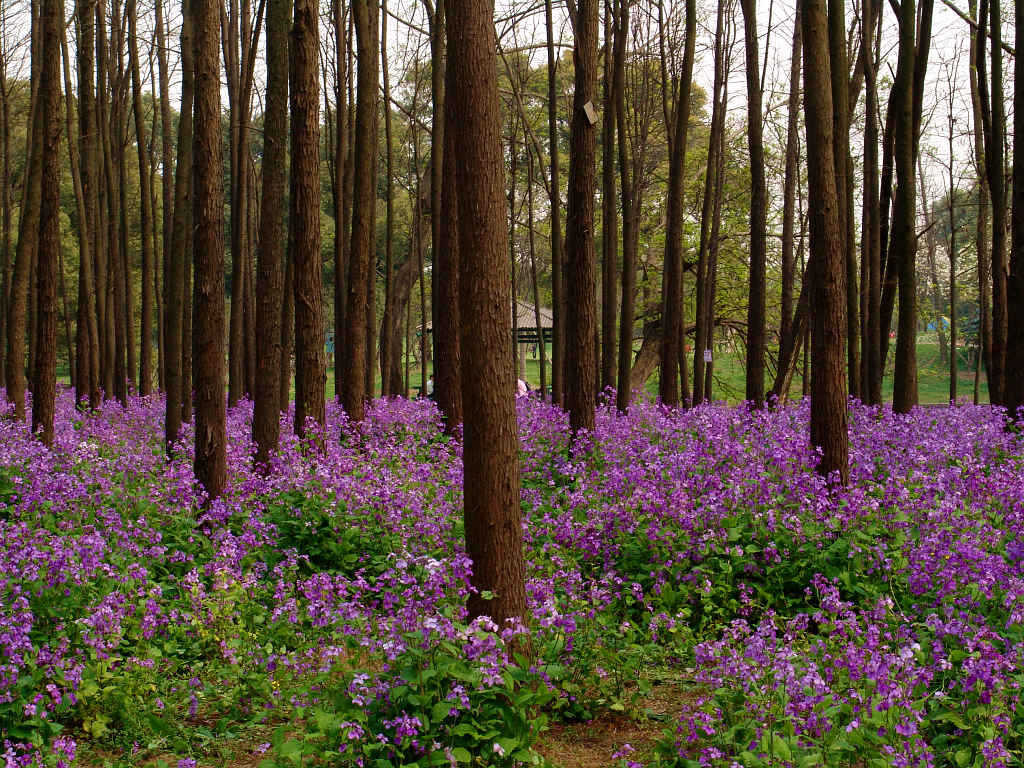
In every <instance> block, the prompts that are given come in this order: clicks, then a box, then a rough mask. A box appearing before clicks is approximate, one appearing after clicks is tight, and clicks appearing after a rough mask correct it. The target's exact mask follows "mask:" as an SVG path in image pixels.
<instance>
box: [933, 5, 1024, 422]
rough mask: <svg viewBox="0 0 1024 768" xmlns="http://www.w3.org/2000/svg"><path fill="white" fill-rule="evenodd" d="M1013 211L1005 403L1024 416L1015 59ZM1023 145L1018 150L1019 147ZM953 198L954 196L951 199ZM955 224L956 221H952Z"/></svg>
mask: <svg viewBox="0 0 1024 768" xmlns="http://www.w3.org/2000/svg"><path fill="white" fill-rule="evenodd" d="M1013 18H1014V21H1015V23H1016V29H1015V33H1014V43H1015V44H1016V47H1017V50H1018V51H1022V50H1024V48H1022V47H1021V46H1024V5H1021V4H1020V3H1015V4H1014V11H1013ZM1013 72H1014V81H1013V149H1014V152H1013V155H1014V163H1013V181H1012V185H1011V186H1012V189H1013V210H1014V211H1015V212H1016V215H1014V216H1013V218H1012V219H1011V220H1010V221H1011V226H1012V228H1013V231H1012V238H1013V240H1012V248H1011V249H1010V264H1009V274H1008V276H1007V281H1006V308H1007V313H1008V314H1007V322H1008V325H1009V327H1010V328H1013V329H1015V332H1014V333H1012V334H1010V335H1009V336H1008V338H1007V348H1006V388H1005V393H1004V404H1005V405H1006V409H1007V412H1008V413H1009V416H1010V419H1011V421H1012V420H1020V419H1024V411H1021V410H1019V409H1021V408H1024V332H1022V330H1021V329H1024V216H1021V213H1020V212H1021V211H1024V162H1021V158H1024V72H1021V67H1020V65H1019V64H1018V63H1017V59H1016V58H1015V59H1014V64H1013ZM1018 147H1019V148H1021V151H1020V152H1018V151H1017V149H1018ZM950 199H951V200H952V197H951V198H950ZM951 223H952V222H951Z"/></svg>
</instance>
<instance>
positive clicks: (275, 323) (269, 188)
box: [252, 0, 291, 466]
mask: <svg viewBox="0 0 1024 768" xmlns="http://www.w3.org/2000/svg"><path fill="white" fill-rule="evenodd" d="M290 24H291V0H270V5H269V8H268V9H267V99H266V112H265V114H264V120H263V145H264V156H263V199H262V200H261V212H260V239H259V251H258V253H259V261H258V264H257V268H258V270H259V271H258V274H257V278H256V302H257V312H256V336H257V338H259V339H261V340H262V343H261V345H260V354H259V356H258V357H257V363H256V365H257V370H256V393H255V394H256V401H255V403H254V404H253V420H252V433H253V440H254V442H255V443H256V463H257V465H259V466H266V465H267V463H268V462H269V460H270V455H271V454H272V453H273V452H275V451H276V450H277V445H278V438H279V432H280V421H281V420H280V415H279V414H280V407H281V397H280V383H279V382H280V368H281V347H282V344H281V305H282V302H283V298H284V297H283V294H284V269H283V267H284V242H283V239H282V235H283V228H282V223H283V222H282V212H283V210H284V188H285V182H286V179H287V176H288V171H287V158H288V154H287V148H286V143H287V135H288V28H289V26H290Z"/></svg>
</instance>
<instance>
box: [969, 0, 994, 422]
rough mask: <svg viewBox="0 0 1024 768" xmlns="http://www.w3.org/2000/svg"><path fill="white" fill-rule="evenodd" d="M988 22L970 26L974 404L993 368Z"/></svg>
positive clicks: (972, 9) (975, 11) (974, 10)
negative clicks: (986, 85) (983, 97)
mask: <svg viewBox="0 0 1024 768" xmlns="http://www.w3.org/2000/svg"><path fill="white" fill-rule="evenodd" d="M968 8H969V10H970V14H971V18H974V19H979V16H978V7H977V3H976V2H975V0H970V2H969V4H968ZM984 39H985V23H984V19H983V18H981V20H980V23H979V24H978V25H977V26H975V25H971V55H970V81H971V112H972V123H971V124H972V125H973V127H974V130H973V134H974V157H973V160H974V172H975V176H976V177H977V180H978V181H977V185H978V217H977V226H976V229H975V232H974V245H975V248H974V250H975V253H976V254H977V255H978V336H979V339H978V360H977V365H976V366H975V375H974V404H975V405H977V404H978V401H979V398H980V395H981V392H980V390H981V368H982V366H983V365H984V368H985V371H986V372H988V371H989V370H991V366H992V313H991V306H992V301H991V300H992V276H991V274H990V273H991V266H992V262H991V260H989V259H988V258H982V254H988V252H989V250H988V213H989V196H988V181H987V175H986V173H987V172H986V168H987V167H988V166H987V161H986V160H985V130H984V125H985V120H986V119H987V118H986V117H985V114H986V113H985V111H984V109H983V107H982V100H981V94H982V91H983V86H984V71H985V66H984V62H985V46H984Z"/></svg>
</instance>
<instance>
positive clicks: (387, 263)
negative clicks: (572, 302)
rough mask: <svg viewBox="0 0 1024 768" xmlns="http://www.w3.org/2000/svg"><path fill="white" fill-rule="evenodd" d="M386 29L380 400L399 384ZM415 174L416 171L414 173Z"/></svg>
mask: <svg viewBox="0 0 1024 768" xmlns="http://www.w3.org/2000/svg"><path fill="white" fill-rule="evenodd" d="M381 12H382V13H383V14H384V17H385V18H387V14H388V0H382V4H381ZM387 30H388V25H387V23H384V24H383V25H381V35H380V63H381V72H382V74H383V77H384V158H385V163H386V167H387V177H386V178H385V186H386V190H387V191H386V192H385V205H386V211H387V212H386V214H385V222H384V318H383V320H382V321H381V334H380V378H381V382H380V393H381V395H382V396H383V397H388V396H390V395H397V394H398V382H397V381H392V378H391V361H392V358H393V357H394V355H395V349H394V347H393V346H392V344H391V342H392V341H393V340H394V332H393V331H394V324H395V306H394V292H393V290H392V287H393V286H392V282H393V277H394V270H395V256H394V250H395V248H394V228H395V221H394V219H395V179H394V147H393V141H392V136H391V83H390V81H389V79H388V32H387ZM417 174H418V171H417Z"/></svg>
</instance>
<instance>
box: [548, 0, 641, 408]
mask: <svg viewBox="0 0 1024 768" xmlns="http://www.w3.org/2000/svg"><path fill="white" fill-rule="evenodd" d="M628 1H629V0H622V2H623V3H626V2H628ZM616 4H617V3H616ZM614 20H615V11H614V10H613V8H612V3H611V2H610V0H605V3H604V87H603V89H602V92H603V96H604V106H603V109H602V119H603V122H602V124H601V379H600V382H599V383H600V387H601V390H602V391H603V390H605V389H606V388H608V387H615V369H616V363H617V357H616V354H615V301H616V298H617V297H616V278H617V269H616V268H617V266H618V260H619V259H618V256H619V254H618V250H619V246H618V242H619V231H618V230H619V214H618V212H617V211H616V206H615V117H616V111H615V88H614V85H613V81H614V79H615V76H616V75H615V73H616V72H617V70H618V61H617V59H616V56H617V55H618V54H619V50H618V47H617V46H613V43H612V41H613V40H614V39H615V37H614V33H613V29H614V28H615V21H614ZM613 47H614V53H613V50H612V49H613ZM622 53H625V50H623V51H622ZM531 170H532V167H531ZM531 234H532V233H531ZM534 301H535V302H536V301H537V299H536V297H534ZM542 391H543V387H542Z"/></svg>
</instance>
